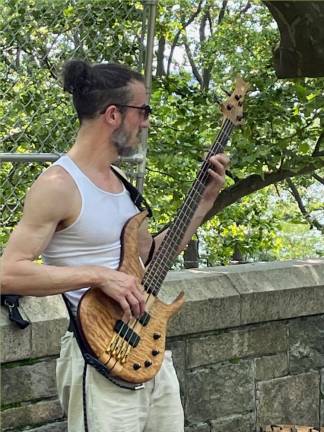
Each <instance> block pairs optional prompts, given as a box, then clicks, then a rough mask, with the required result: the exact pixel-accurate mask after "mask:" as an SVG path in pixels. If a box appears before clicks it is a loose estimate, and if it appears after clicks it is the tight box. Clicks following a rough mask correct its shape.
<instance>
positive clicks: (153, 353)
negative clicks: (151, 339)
mask: <svg viewBox="0 0 324 432" xmlns="http://www.w3.org/2000/svg"><path fill="white" fill-rule="evenodd" d="M158 354H160V351H157V350H153V351H152V355H154V356H157V355H158Z"/></svg>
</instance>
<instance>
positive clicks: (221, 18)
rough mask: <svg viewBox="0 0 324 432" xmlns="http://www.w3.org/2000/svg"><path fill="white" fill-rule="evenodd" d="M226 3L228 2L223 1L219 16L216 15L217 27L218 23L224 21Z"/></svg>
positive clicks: (226, 0)
mask: <svg viewBox="0 0 324 432" xmlns="http://www.w3.org/2000/svg"><path fill="white" fill-rule="evenodd" d="M227 3H228V0H223V4H222V7H221V10H220V11H219V15H218V25H220V23H221V22H222V21H223V19H224V16H225V12H226V8H227Z"/></svg>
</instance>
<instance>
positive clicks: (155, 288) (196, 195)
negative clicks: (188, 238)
mask: <svg viewBox="0 0 324 432" xmlns="http://www.w3.org/2000/svg"><path fill="white" fill-rule="evenodd" d="M233 129H234V124H233V123H232V122H231V121H230V120H228V119H226V120H225V121H224V123H223V125H222V128H221V130H220V132H219V134H218V135H217V138H216V140H215V142H214V144H213V146H212V147H211V149H210V150H209V152H208V155H207V157H206V159H205V160H204V162H203V163H202V166H201V168H200V170H199V171H198V174H197V177H196V179H195V181H194V182H193V184H192V186H191V188H190V190H189V192H188V194H187V196H186V198H185V201H184V203H183V204H182V206H181V207H180V209H179V211H178V213H177V215H176V217H175V219H174V221H173V222H172V224H171V225H170V227H169V229H168V232H167V234H166V236H165V237H164V239H163V241H162V243H161V246H160V247H159V249H158V251H157V252H156V254H155V256H154V258H153V260H152V261H151V263H150V264H149V266H148V268H147V270H146V272H145V275H144V278H143V282H142V283H143V285H144V287H145V289H146V291H148V292H150V293H152V294H154V295H157V294H158V292H159V290H160V288H161V285H162V283H163V281H164V279H165V277H166V275H167V273H168V271H169V269H170V267H171V265H172V264H173V262H174V260H175V258H176V257H177V255H178V249H179V246H180V244H181V241H182V240H183V238H184V235H185V233H186V231H187V228H188V226H189V224H190V222H191V220H192V218H193V215H194V213H195V211H196V209H197V207H198V205H199V202H200V199H201V196H202V194H203V192H204V190H205V188H206V186H207V183H208V177H209V175H208V169H209V168H210V163H209V162H208V161H209V158H210V157H211V156H213V155H215V154H217V153H221V152H222V151H223V150H224V148H225V146H226V144H227V141H228V139H229V136H230V134H231V132H232V130H233Z"/></svg>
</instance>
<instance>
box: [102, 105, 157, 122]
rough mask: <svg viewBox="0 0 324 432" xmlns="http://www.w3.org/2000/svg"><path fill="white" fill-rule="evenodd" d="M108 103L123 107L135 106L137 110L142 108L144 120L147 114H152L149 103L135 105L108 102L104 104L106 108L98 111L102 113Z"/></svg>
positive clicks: (147, 116)
mask: <svg viewBox="0 0 324 432" xmlns="http://www.w3.org/2000/svg"><path fill="white" fill-rule="evenodd" d="M110 105H116V106H117V107H123V108H135V109H138V110H142V111H143V117H144V120H147V119H148V118H149V115H150V114H152V108H151V107H150V105H142V106H135V105H122V104H114V103H110V104H109V105H108V106H106V108H105V109H104V110H102V111H101V112H100V114H104V112H105V111H106V109H107V108H108V107H109V106H110Z"/></svg>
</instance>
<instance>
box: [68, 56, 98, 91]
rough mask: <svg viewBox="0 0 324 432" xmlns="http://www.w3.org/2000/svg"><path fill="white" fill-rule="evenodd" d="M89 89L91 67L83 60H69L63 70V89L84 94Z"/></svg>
mask: <svg viewBox="0 0 324 432" xmlns="http://www.w3.org/2000/svg"><path fill="white" fill-rule="evenodd" d="M90 87H91V66H90V65H89V64H88V63H86V62H85V61H83V60H69V61H68V62H66V63H65V65H64V68H63V89H64V91H67V92H69V93H71V94H75V93H79V94H84V93H86V92H87V90H88V89H89V88H90Z"/></svg>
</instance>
